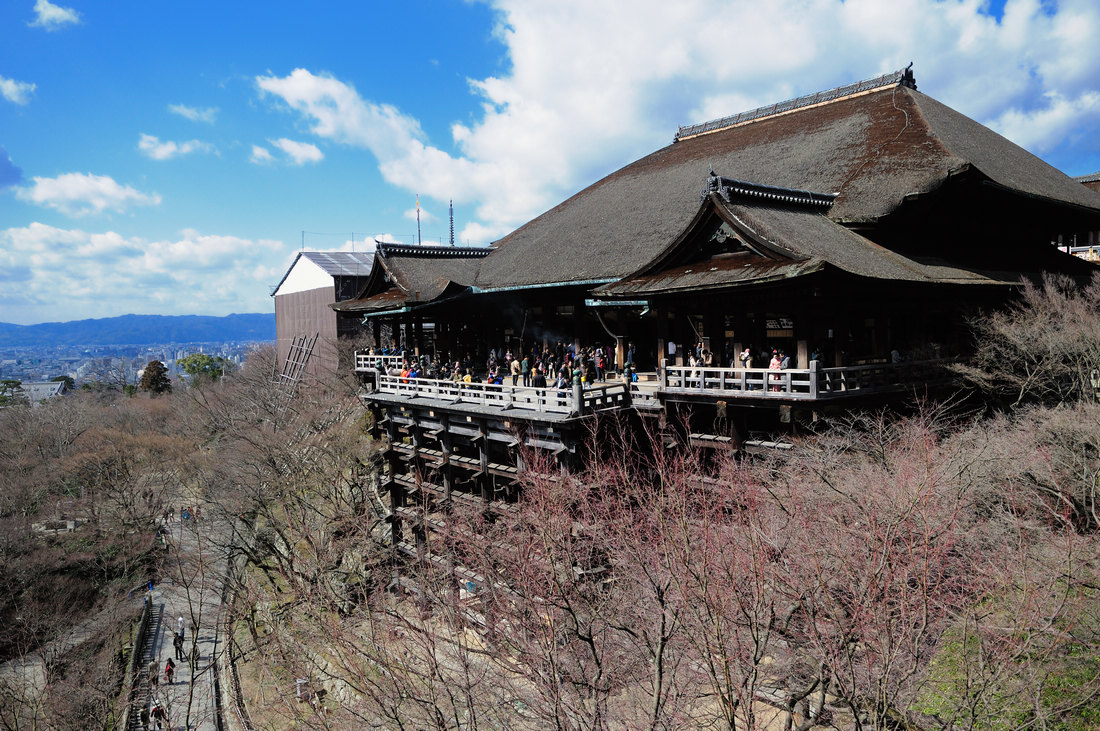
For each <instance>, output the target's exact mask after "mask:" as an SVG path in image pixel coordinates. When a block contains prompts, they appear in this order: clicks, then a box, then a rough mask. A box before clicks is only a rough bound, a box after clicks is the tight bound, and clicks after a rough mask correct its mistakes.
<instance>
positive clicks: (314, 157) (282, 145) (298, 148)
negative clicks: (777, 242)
mask: <svg viewBox="0 0 1100 731" xmlns="http://www.w3.org/2000/svg"><path fill="white" fill-rule="evenodd" d="M268 142H270V143H271V144H272V145H274V146H275V147H278V148H279V149H280V150H282V151H283V152H284V153H286V155H287V157H289V158H290V160H291V162H292V163H293V164H295V165H305V164H306V163H307V162H320V161H321V160H323V159H324V157H325V156H324V155H323V154H322V153H321V150H320V148H318V147H317V145H314V144H310V143H309V142H295V141H294V140H288V139H287V138H285V137H282V138H280V139H277V140H268Z"/></svg>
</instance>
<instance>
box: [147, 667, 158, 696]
mask: <svg viewBox="0 0 1100 731" xmlns="http://www.w3.org/2000/svg"><path fill="white" fill-rule="evenodd" d="M146 671H147V672H148V673H149V688H150V689H152V690H154V691H155V690H156V689H157V684H158V681H159V680H160V678H159V677H158V676H159V675H160V668H159V666H158V664H157V661H156V660H152V661H150V663H149V667H148V668H146Z"/></svg>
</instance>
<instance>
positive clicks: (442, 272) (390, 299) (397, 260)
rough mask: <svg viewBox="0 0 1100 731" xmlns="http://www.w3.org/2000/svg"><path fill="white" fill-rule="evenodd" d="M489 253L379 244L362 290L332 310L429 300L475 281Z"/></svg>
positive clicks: (372, 308)
mask: <svg viewBox="0 0 1100 731" xmlns="http://www.w3.org/2000/svg"><path fill="white" fill-rule="evenodd" d="M488 253H489V249H487V248H484V247H467V246H435V245H425V246H409V245H404V244H379V245H378V249H377V251H376V253H375V262H374V268H373V270H372V271H371V278H370V280H368V282H367V284H366V286H365V287H364V288H363V291H362V292H360V293H359V296H358V297H357V298H356V299H353V300H347V301H345V302H339V303H337V304H336V305H333V309H335V310H338V311H340V312H363V313H366V312H373V311H385V310H392V309H394V308H399V307H402V306H404V305H415V304H417V303H423V302H430V301H432V300H434V299H436V298H438V297H439V296H440V295H442V294H443V293H444V292H446V291H448V288H450V289H451V290H453V289H454V288H455V287H456V286H460V287H464V286H466V285H468V284H470V283H472V282H473V281H474V279H475V278H476V276H477V270H478V266H479V265H480V264H481V261H482V259H484V258H485V256H486V255H487V254H488Z"/></svg>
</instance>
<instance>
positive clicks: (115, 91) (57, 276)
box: [0, 0, 1100, 324]
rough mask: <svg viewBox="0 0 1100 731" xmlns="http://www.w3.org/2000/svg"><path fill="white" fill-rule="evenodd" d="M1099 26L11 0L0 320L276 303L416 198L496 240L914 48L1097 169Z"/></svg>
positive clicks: (811, 6) (1010, 133)
mask: <svg viewBox="0 0 1100 731" xmlns="http://www.w3.org/2000/svg"><path fill="white" fill-rule="evenodd" d="M1097 38H1100V2H1096V0H1065V1H1063V2H1053V1H1047V2H1041V1H1040V0H1007V1H1006V2H994V3H991V2H984V1H982V0H944V1H942V2H936V1H934V0H891V1H890V2H886V1H884V0H846V1H844V2H842V1H841V0H774V1H773V2H765V3H761V2H758V1H757V0H753V1H751V2H745V1H743V0H678V1H677V2H675V3H668V2H667V1H666V0H629V1H623V2H612V1H610V0H608V1H602V0H555V2H529V1H524V2H521V1H519V0H492V1H489V2H459V1H457V0H438V1H437V2H428V3H417V4H412V3H394V2H385V3H381V2H378V3H375V2H329V3H302V2H300V1H298V2H279V1H278V0H273V1H272V2H267V3H262V4H253V3H225V2H218V3H213V2H201V1H195V2H188V3H182V2H155V3H150V2H147V1H145V2H131V1H129V0H112V2H106V3H105V2H85V1H81V0H70V1H69V2H57V3H51V2H49V1H47V0H6V2H4V3H0V322H15V323H20V324H30V323H36V322H46V321H64V320H72V319H83V318H88V317H110V316H114V315H120V314H126V313H131V312H135V313H155V314H212V315H223V314H228V313H230V312H270V311H272V310H273V303H272V301H271V298H270V296H269V295H270V290H271V287H272V286H273V285H275V284H277V283H278V281H279V280H280V278H281V277H282V275H283V273H284V272H285V269H286V267H287V266H288V265H289V263H290V261H291V260H292V258H293V255H294V253H295V252H296V251H297V250H298V249H299V248H300V247H301V246H302V245H303V243H304V245H305V247H306V248H310V249H323V250H326V249H350V248H353V247H354V248H355V249H357V250H365V249H366V248H367V247H368V246H369V245H370V244H371V243H372V242H373V240H374V239H375V238H378V239H381V240H390V241H403V242H411V241H414V240H415V238H416V216H415V213H416V211H415V202H416V199H417V198H416V197H417V195H419V200H420V206H421V215H422V224H421V226H422V231H423V238H424V240H426V241H437V242H438V241H443V242H446V240H447V238H448V219H447V204H448V201H449V200H452V199H453V200H454V206H455V227H456V236H457V238H458V239H459V241H460V243H471V244H488V243H490V242H491V241H494V240H495V239H497V238H499V237H500V236H502V235H504V234H506V233H507V232H508V231H510V230H512V229H514V228H515V227H517V226H519V225H521V224H522V223H524V222H525V221H527V220H529V219H531V218H533V217H534V216H536V215H538V214H539V213H541V212H543V211H545V210H546V209H548V208H550V207H552V206H554V205H555V204H557V203H558V202H560V201H561V200H562V199H564V198H565V197H567V196H568V195H570V194H572V193H573V192H575V191H577V190H579V189H581V188H583V187H584V186H586V185H588V184H590V183H592V182H594V181H595V180H597V179H599V178H600V177H602V176H603V175H606V174H607V173H609V172H612V171H614V170H616V169H618V168H619V167H621V166H622V165H624V164H626V163H628V162H630V161H632V160H634V159H637V158H639V157H641V156H643V155H645V154H647V153H649V152H651V151H653V150H655V149H658V148H660V147H662V146H664V145H666V144H668V143H669V142H670V141H671V139H672V135H673V134H674V133H675V131H676V128H677V126H678V125H681V124H688V123H692V122H698V121H704V120H706V119H711V118H715V117H720V116H725V115H727V114H732V113H735V112H738V111H742V110H745V109H750V108H753V107H756V106H759V105H762V104H766V103H770V102H773V101H779V100H782V99H786V98H789V97H792V96H798V95H800V94H805V93H809V92H812V91H817V90H820V89H826V88H831V87H833V86H837V85H840V84H844V83H847V82H850V81H855V80H858V79H861V78H866V77H870V76H874V75H877V74H879V73H883V72H887V71H893V70H896V69H898V68H902V67H904V66H905V65H906V64H908V63H909V62H910V61H912V62H914V71H915V73H916V78H917V84H918V86H919V88H920V89H921V91H923V92H925V93H927V94H929V95H931V96H933V97H935V98H936V99H939V100H940V101H942V102H944V103H946V104H948V105H949V106H952V107H954V108H955V109H958V110H959V111H961V112H963V113H965V114H967V115H969V116H971V117H973V118H975V119H977V120H979V121H981V122H983V123H984V124H987V125H988V126H990V127H992V128H993V129H996V130H997V131H999V132H1001V133H1002V134H1004V135H1006V136H1007V137H1009V138H1010V139H1012V140H1013V141H1014V142H1016V143H1017V144H1020V145H1021V146H1023V147H1025V148H1026V149H1028V150H1030V151H1031V152H1033V153H1035V154H1037V155H1039V156H1040V157H1042V158H1043V159H1045V160H1047V161H1048V162H1050V163H1051V164H1052V165H1054V166H1055V167H1058V168H1059V169H1061V170H1063V171H1064V172H1066V173H1067V174H1070V175H1083V174H1086V173H1092V172H1095V171H1097V170H1100V43H1097V40H1096V39H1097ZM303 231H305V232H307V233H305V234H303V233H302V232H303Z"/></svg>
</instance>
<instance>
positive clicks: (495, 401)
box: [377, 374, 630, 414]
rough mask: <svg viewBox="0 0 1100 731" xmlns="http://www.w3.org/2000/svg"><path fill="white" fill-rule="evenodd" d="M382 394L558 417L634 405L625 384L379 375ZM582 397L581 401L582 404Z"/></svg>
mask: <svg viewBox="0 0 1100 731" xmlns="http://www.w3.org/2000/svg"><path fill="white" fill-rule="evenodd" d="M377 391H378V392H379V393H388V394H396V395H399V396H405V397H406V398H409V399H415V398H428V399H436V400H439V401H448V402H451V403H453V404H459V403H462V404H473V405H478V406H486V407H492V408H498V409H526V410H529V411H538V412H544V413H555V414H589V413H592V412H593V411H599V410H602V409H611V408H618V407H622V406H629V405H630V392H629V390H628V389H627V387H626V384H625V383H609V384H604V385H599V386H591V387H589V388H585V389H580V388H579V387H578V388H573V387H569V388H566V389H557V388H553V387H551V388H533V387H527V386H511V385H498V384H492V383H456V382H455V381H441V380H437V379H433V378H401V377H400V376H388V375H385V374H380V375H379V376H378V386H377ZM578 396H579V401H578Z"/></svg>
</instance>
